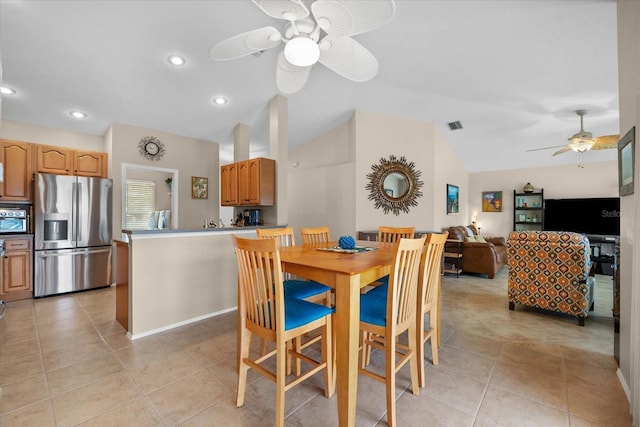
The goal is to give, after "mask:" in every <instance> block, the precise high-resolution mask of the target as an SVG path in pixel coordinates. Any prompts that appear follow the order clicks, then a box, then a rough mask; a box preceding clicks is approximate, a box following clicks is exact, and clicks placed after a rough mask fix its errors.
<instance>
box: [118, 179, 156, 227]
mask: <svg viewBox="0 0 640 427" xmlns="http://www.w3.org/2000/svg"><path fill="white" fill-rule="evenodd" d="M126 191H127V194H126V200H127V206H126V210H125V224H124V228H127V229H144V230H148V229H150V228H152V226H151V224H153V223H155V221H154V220H153V211H154V210H155V209H156V183H155V182H153V181H141V180H137V179H127V181H126Z"/></svg>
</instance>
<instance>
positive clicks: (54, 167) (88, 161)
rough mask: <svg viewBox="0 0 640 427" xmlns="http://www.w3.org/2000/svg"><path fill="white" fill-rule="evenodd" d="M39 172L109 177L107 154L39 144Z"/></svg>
mask: <svg viewBox="0 0 640 427" xmlns="http://www.w3.org/2000/svg"><path fill="white" fill-rule="evenodd" d="M37 147H38V161H37V164H38V172H41V173H53V174H58V175H78V176H97V177H102V178H106V177H107V154H106V153H100V152H97V151H83V150H72V149H69V148H63V147H54V146H50V145H38V146H37Z"/></svg>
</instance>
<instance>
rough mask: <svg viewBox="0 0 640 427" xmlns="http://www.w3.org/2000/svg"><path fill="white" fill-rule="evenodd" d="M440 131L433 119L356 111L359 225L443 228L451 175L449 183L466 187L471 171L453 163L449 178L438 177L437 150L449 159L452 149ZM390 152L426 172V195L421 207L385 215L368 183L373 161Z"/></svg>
mask: <svg viewBox="0 0 640 427" xmlns="http://www.w3.org/2000/svg"><path fill="white" fill-rule="evenodd" d="M436 135H438V131H437V129H436V127H435V126H434V125H433V124H429V123H424V122H420V121H417V120H410V119H405V118H401V117H392V116H388V115H384V114H379V113H371V112H366V111H361V110H358V111H356V112H355V150H356V151H355V154H356V168H355V186H356V187H355V194H356V197H355V207H356V229H357V230H377V229H378V226H380V225H387V226H396V227H401V226H414V227H416V230H423V231H428V230H434V229H435V230H439V229H440V228H441V227H442V226H443V224H445V223H446V221H447V220H450V219H449V218H446V210H445V209H444V207H443V205H442V203H444V200H445V190H444V188H445V184H444V183H443V182H444V181H445V180H447V179H450V180H451V181H455V182H449V183H450V184H455V183H456V182H459V183H460V186H461V187H462V188H463V184H466V180H467V173H466V171H465V170H464V169H463V168H462V167H461V166H460V164H459V162H457V164H456V162H454V164H453V165H452V166H451V167H449V168H448V169H447V170H448V171H449V172H450V174H449V175H448V176H447V177H446V178H445V177H442V176H440V177H438V178H436V168H435V164H436V163H437V162H440V161H442V160H441V159H439V158H437V156H436V153H437V154H438V155H442V156H443V158H450V154H451V153H450V152H449V153H447V152H446V150H445V149H444V148H443V147H442V145H440V144H436V140H437V139H438V138H440V136H436ZM436 145H438V151H437V152H436ZM391 155H394V156H396V157H397V158H400V157H402V156H404V157H405V158H406V159H407V161H409V162H413V163H414V164H415V169H416V170H418V171H420V172H421V175H420V180H422V181H423V183H424V185H423V187H422V188H421V191H422V193H423V195H422V197H420V198H419V199H418V200H417V201H418V206H415V207H411V210H410V211H409V213H404V212H401V213H400V215H394V214H393V213H391V212H390V213H387V214H385V213H384V211H383V210H381V209H375V207H374V204H373V202H372V201H371V200H369V199H368V195H369V194H368V191H367V190H366V185H367V183H368V179H367V174H369V173H370V172H371V171H372V169H371V166H372V165H374V164H378V163H379V162H380V158H381V157H384V158H389V156H391ZM451 155H452V154H451ZM438 170H440V169H438ZM439 185H442V188H441V189H439V188H438V186H439ZM438 197H441V200H440V201H436V200H437V199H438ZM437 210H439V211H440V212H437ZM461 215H464V212H461ZM456 220H457V218H456Z"/></svg>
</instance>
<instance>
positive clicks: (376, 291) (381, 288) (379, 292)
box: [367, 276, 389, 298]
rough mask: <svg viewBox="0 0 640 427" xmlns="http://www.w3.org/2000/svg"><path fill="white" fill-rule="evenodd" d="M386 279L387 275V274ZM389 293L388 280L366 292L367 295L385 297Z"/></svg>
mask: <svg viewBox="0 0 640 427" xmlns="http://www.w3.org/2000/svg"><path fill="white" fill-rule="evenodd" d="M387 279H388V276H387ZM388 293H389V281H388V280H387V281H386V282H384V283H383V284H382V285H378V286H376V287H375V288H373V289H371V290H370V291H369V292H367V295H376V296H378V297H380V298H386V297H387V294H388Z"/></svg>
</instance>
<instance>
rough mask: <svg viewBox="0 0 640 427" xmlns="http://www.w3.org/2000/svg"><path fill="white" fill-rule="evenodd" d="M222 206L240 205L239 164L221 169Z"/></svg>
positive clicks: (232, 164)
mask: <svg viewBox="0 0 640 427" xmlns="http://www.w3.org/2000/svg"><path fill="white" fill-rule="evenodd" d="M220 204H221V205H222V206H237V205H238V164H237V163H231V164H229V165H224V166H221V167H220Z"/></svg>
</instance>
